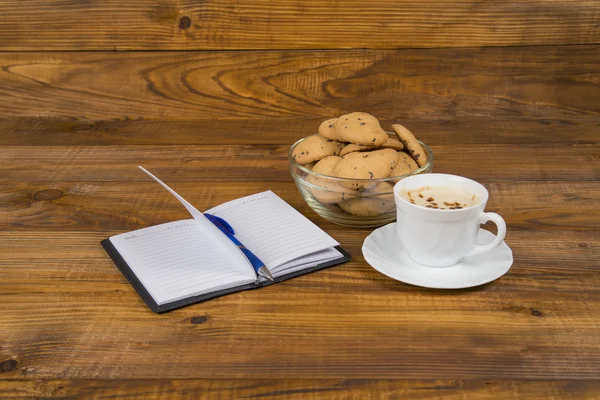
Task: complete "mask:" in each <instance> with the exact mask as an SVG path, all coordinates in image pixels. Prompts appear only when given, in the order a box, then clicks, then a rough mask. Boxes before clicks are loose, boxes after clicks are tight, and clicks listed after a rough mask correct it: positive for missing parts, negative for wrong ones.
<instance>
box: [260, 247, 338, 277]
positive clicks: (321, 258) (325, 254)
mask: <svg viewBox="0 0 600 400" xmlns="http://www.w3.org/2000/svg"><path fill="white" fill-rule="evenodd" d="M342 256H343V255H342V253H340V252H339V251H337V250H336V249H334V248H329V249H325V250H322V251H318V252H316V253H312V254H309V255H307V256H303V257H299V258H296V259H294V260H292V261H289V262H287V263H285V264H281V265H278V266H277V267H275V268H274V269H272V270H271V274H273V276H274V277H275V278H277V277H279V276H282V275H286V274H291V273H292V272H296V271H300V270H303V269H307V268H312V267H316V266H317V265H319V264H322V263H325V262H327V261H333V260H337V259H338V258H340V257H342Z"/></svg>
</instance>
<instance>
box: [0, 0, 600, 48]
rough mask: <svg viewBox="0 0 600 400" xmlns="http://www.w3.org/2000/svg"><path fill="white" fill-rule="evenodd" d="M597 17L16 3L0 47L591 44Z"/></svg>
mask: <svg viewBox="0 0 600 400" xmlns="http://www.w3.org/2000/svg"><path fill="white" fill-rule="evenodd" d="M599 18H600V6H599V5H598V3H597V2H595V1H586V0H553V1H543V0H535V1H529V2H522V1H514V0H513V1H501V2H487V1H483V0H468V1H443V0H435V1H428V2H415V1H408V0H401V1H394V0H379V1H377V2H369V3H365V2H361V1H358V0H351V1H344V2H335V1H317V0H298V1H295V2H294V3H293V4H290V3H289V2H286V1H282V0H280V1H267V0H242V1H236V2H235V4H231V3H230V2H227V1H224V0H205V1H202V2H198V1H192V0H168V1H167V0H161V1H154V2H145V1H141V0H137V1H128V2H119V1H115V0H110V1H102V2H101V1H85V2H83V1H82V2H79V1H77V2H71V1H65V2H58V3H57V2H56V1H52V0H36V1H31V0H29V1H18V0H10V1H3V2H2V5H1V6H0V28H4V29H0V32H2V33H1V34H0V43H2V46H1V47H0V50H40V49H44V50H49V49H50V50H174V49H181V50H214V49H228V50H237V49H252V50H257V49H282V48H288V49H306V48H319V49H321V48H348V47H358V48H370V47H377V48H386V47H387V48H390V47H466V46H506V45H540V44H541V45H557V44H585V43H598V42H599V41H600V40H599V36H600V28H599V26H598V19H599ZM17 22H18V23H17Z"/></svg>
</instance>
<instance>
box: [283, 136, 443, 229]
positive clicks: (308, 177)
mask: <svg viewBox="0 0 600 400" xmlns="http://www.w3.org/2000/svg"><path fill="white" fill-rule="evenodd" d="M388 134H389V135H390V137H393V138H395V135H393V134H390V133H388ZM303 140H306V138H303V139H300V140H298V141H297V142H296V143H294V144H293V145H292V146H291V147H290V149H289V151H288V160H289V165H290V174H291V175H292V178H294V182H295V183H296V186H297V187H298V190H299V191H300V194H301V195H302V197H303V198H304V201H306V203H307V204H308V205H309V207H310V208H312V209H313V210H314V211H315V212H316V213H317V214H319V215H320V216H321V217H323V218H325V219H326V220H328V221H330V222H333V223H334V224H337V225H341V226H347V227H351V228H373V227H377V226H382V225H385V224H388V223H390V222H392V221H394V220H395V219H396V204H395V201H394V185H395V184H396V183H397V182H398V181H400V180H401V179H404V178H406V177H407V176H411V175H416V174H426V173H429V172H431V171H432V170H433V161H434V160H433V152H432V151H431V149H430V148H429V146H427V145H426V144H425V143H423V142H421V141H419V143H420V144H421V146H423V150H425V152H426V153H427V160H428V161H427V164H425V165H423V166H422V167H421V168H419V169H417V170H415V171H413V172H411V173H410V174H406V175H400V176H390V177H387V178H380V179H350V178H336V177H333V176H328V175H322V174H319V173H316V172H312V171H311V164H308V165H300V164H298V163H297V162H296V161H294V160H293V158H292V153H293V151H294V148H295V147H296V146H297V145H298V144H299V143H301V142H302V141H303ZM356 188H358V189H356Z"/></svg>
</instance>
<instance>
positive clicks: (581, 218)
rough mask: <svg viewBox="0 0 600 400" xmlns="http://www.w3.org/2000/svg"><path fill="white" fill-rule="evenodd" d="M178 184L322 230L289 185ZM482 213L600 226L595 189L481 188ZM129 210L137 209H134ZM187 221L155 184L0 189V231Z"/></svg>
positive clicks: (512, 220)
mask: <svg viewBox="0 0 600 400" xmlns="http://www.w3.org/2000/svg"><path fill="white" fill-rule="evenodd" d="M289 180H290V182H239V181H234V182H206V183H203V184H199V183H196V182H178V183H175V184H172V185H171V186H172V187H173V189H175V190H176V191H177V192H178V193H179V194H181V195H182V196H183V197H184V198H185V199H186V200H188V201H190V202H191V203H192V204H194V205H195V206H196V207H197V208H198V209H200V210H207V209H209V208H211V207H214V206H216V205H218V204H221V203H224V202H226V201H229V200H233V199H236V198H239V197H241V196H246V195H250V194H254V193H258V192H262V191H265V190H273V191H274V192H275V193H277V194H278V195H280V196H281V197H282V198H283V199H284V200H286V201H287V202H288V203H289V204H291V205H292V206H293V207H295V208H296V209H297V210H299V211H300V212H302V213H303V214H305V215H306V216H308V217H309V218H310V219H312V220H313V221H315V222H321V219H320V217H318V216H317V215H316V214H315V213H314V212H313V211H311V209H310V208H309V207H308V205H307V204H306V203H305V202H304V200H303V199H302V197H301V195H300V193H299V192H298V190H297V189H296V187H295V185H294V183H293V182H291V178H290V179H289ZM482 183H483V184H485V185H486V186H487V188H488V190H489V192H490V200H489V202H488V209H490V210H493V211H495V212H498V213H500V214H502V216H503V217H504V219H505V220H506V222H507V224H508V226H509V229H532V230H545V231H547V230H556V229H567V230H584V231H585V230H587V231H594V230H596V229H598V227H599V226H600V200H599V199H598V197H597V195H598V183H597V182H587V181H583V182H568V181H565V182H547V183H545V184H543V185H542V184H540V183H539V182H528V181H510V182H506V181H498V182H487V181H485V180H484V181H482ZM132 205H135V206H134V207H132ZM186 218H190V217H189V214H188V213H187V212H186V211H185V208H183V207H182V206H181V204H180V203H179V202H178V201H177V200H175V199H174V198H173V197H172V196H171V195H170V194H169V193H167V192H166V191H165V190H164V189H163V188H162V187H160V186H158V185H157V184H156V183H154V182H138V183H117V182H91V183H75V182H52V183H49V184H48V183H27V184H25V183H21V184H14V183H0V220H4V221H5V223H3V224H2V225H0V226H4V228H5V229H11V230H13V229H19V230H27V231H30V230H32V229H36V230H48V231H52V230H56V229H61V228H64V229H69V230H81V231H104V230H108V229H123V230H133V229H140V228H144V227H146V226H150V225H156V224H160V223H164V222H169V221H175V220H178V219H186Z"/></svg>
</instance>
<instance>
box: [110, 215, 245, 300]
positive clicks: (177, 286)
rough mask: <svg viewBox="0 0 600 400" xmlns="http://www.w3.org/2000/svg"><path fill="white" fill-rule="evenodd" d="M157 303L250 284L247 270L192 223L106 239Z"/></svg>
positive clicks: (179, 222) (181, 223)
mask: <svg viewBox="0 0 600 400" xmlns="http://www.w3.org/2000/svg"><path fill="white" fill-rule="evenodd" d="M110 241H111V243H112V244H113V245H114V246H115V248H116V249H117V251H118V252H119V253H120V254H121V256H122V257H123V259H124V260H125V262H127V264H128V265H129V267H130V268H131V269H132V270H133V272H134V273H135V275H136V276H137V277H138V279H139V280H140V281H141V282H142V284H143V285H144V287H145V288H146V289H147V290H148V292H149V293H150V294H151V296H152V298H153V299H154V301H156V303H157V304H165V303H169V302H172V301H176V300H180V299H184V298H187V297H191V296H196V295H199V294H203V293H209V292H213V291H216V290H219V289H225V288H229V287H233V286H238V285H242V284H245V283H250V282H255V280H256V278H255V275H254V271H249V269H248V267H247V264H246V262H244V263H243V264H242V263H240V262H239V260H238V259H237V258H236V257H234V256H233V255H232V254H231V253H230V252H229V251H227V249H226V248H225V247H224V246H222V245H220V244H219V242H218V241H216V240H215V239H214V237H211V236H210V233H209V232H207V231H206V230H204V229H202V228H201V227H200V226H199V225H198V223H197V222H196V221H195V220H193V219H190V220H183V221H176V222H169V223H166V224H161V225H156V226H152V227H149V228H144V229H139V230H137V231H133V232H127V233H123V234H120V235H117V236H113V237H111V238H110Z"/></svg>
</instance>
